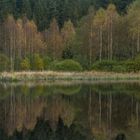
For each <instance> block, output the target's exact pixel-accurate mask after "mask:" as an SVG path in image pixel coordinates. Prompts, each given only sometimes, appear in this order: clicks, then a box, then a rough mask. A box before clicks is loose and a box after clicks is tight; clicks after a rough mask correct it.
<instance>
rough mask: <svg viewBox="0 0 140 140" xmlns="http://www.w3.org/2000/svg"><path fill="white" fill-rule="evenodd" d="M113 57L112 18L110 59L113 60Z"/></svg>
mask: <svg viewBox="0 0 140 140" xmlns="http://www.w3.org/2000/svg"><path fill="white" fill-rule="evenodd" d="M112 57H113V25H112V19H111V24H110V60H112Z"/></svg>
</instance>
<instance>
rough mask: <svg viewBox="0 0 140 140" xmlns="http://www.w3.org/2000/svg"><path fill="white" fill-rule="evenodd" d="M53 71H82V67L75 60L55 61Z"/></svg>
mask: <svg viewBox="0 0 140 140" xmlns="http://www.w3.org/2000/svg"><path fill="white" fill-rule="evenodd" d="M50 69H51V70H55V71H82V66H81V65H80V64H79V63H78V62H76V61H74V60H64V61H60V62H58V61H54V62H53V63H52V64H51V66H50Z"/></svg>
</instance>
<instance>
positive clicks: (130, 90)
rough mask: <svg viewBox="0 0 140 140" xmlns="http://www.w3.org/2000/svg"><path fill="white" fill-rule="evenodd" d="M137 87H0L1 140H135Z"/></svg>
mask: <svg viewBox="0 0 140 140" xmlns="http://www.w3.org/2000/svg"><path fill="white" fill-rule="evenodd" d="M139 120H140V83H139V82H133V83H132V82H131V83H130V82H129V83H123V82H122V83H93V84H91V83H90V84H81V83H80V84H78V83H65V82H64V83H61V82H60V83H59V82H58V83H54V84H53V83H51V84H48V83H17V84H14V83H1V84H0V140H140V122H139Z"/></svg>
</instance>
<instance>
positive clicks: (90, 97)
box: [88, 88, 92, 128]
mask: <svg viewBox="0 0 140 140" xmlns="http://www.w3.org/2000/svg"><path fill="white" fill-rule="evenodd" d="M89 90H90V91H89V110H88V115H89V126H90V128H92V124H91V123H92V116H91V109H92V107H91V103H92V96H91V88H90V89H89Z"/></svg>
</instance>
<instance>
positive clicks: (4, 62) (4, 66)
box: [0, 54, 9, 71]
mask: <svg viewBox="0 0 140 140" xmlns="http://www.w3.org/2000/svg"><path fill="white" fill-rule="evenodd" d="M6 70H9V59H8V57H7V56H6V55H4V54H0V71H6Z"/></svg>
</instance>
